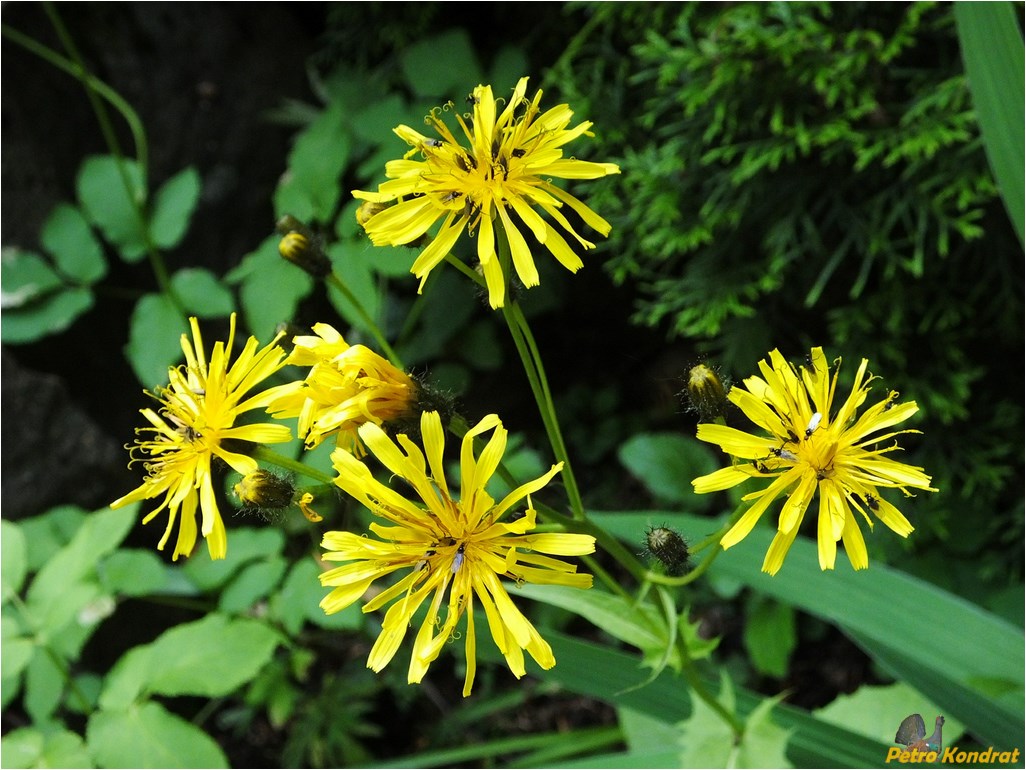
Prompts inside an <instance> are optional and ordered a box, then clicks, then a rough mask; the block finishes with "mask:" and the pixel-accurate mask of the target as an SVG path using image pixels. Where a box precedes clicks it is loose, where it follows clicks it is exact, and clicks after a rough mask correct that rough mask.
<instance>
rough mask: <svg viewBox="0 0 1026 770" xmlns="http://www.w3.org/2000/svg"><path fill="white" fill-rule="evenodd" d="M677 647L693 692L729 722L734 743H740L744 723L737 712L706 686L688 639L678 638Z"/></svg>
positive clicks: (683, 669)
mask: <svg viewBox="0 0 1026 770" xmlns="http://www.w3.org/2000/svg"><path fill="white" fill-rule="evenodd" d="M677 649H678V650H680V657H681V663H682V666H681V673H682V674H683V675H684V678H685V679H686V680H687V683H688V684H689V685H690V686H691V690H692V692H694V693H695V695H697V696H698V697H699V698H701V699H702V701H703V702H704V703H705V704H706V705H707V706H708V707H709V708H711V709H712V710H713V711H715V712H716V714H717V715H718V716H719V717H720V719H722V720H723V721H724V722H726V723H727V726H728V727H730V729H731V731H732V732H733V733H734V744H735V745H736V744H738V743H740V742H741V739H742V737H744V734H745V726H744V723H743V722H741V720H740V719H738V718H737V716H736V715H735V714H732V713H731V712H730V711H728V710H727V709H726V707H724V705H723V704H722V703H720V702H719V701H718V700H717V699H716V697H715V696H714V695H713V694H712V693H711V692H709V690H708V689H707V688H706V686H705V682H703V681H702V678H701V676H699V674H698V669H697V668H696V667H695V661H694V660H693V659H692V658H691V652H690V651H689V650H688V643H687V639H684V638H680V639H678V640H677Z"/></svg>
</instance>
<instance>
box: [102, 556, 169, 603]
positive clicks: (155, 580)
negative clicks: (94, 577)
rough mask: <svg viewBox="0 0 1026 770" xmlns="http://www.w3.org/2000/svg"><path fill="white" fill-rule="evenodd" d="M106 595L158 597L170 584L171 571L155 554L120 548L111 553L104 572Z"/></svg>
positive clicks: (104, 563) (105, 562)
mask: <svg viewBox="0 0 1026 770" xmlns="http://www.w3.org/2000/svg"><path fill="white" fill-rule="evenodd" d="M101 573H102V574H101V577H102V579H103V586H104V588H105V589H106V590H107V591H110V592H112V593H117V594H122V595H124V596H146V595H147V594H152V593H157V592H159V591H161V590H162V589H163V588H165V586H167V584H168V569H167V567H165V566H164V562H163V561H161V560H160V557H158V556H157V555H156V554H155V553H153V551H144V550H141V549H138V548H121V549H119V550H117V551H115V552H114V553H112V554H111V555H110V556H109V557H108V558H107V559H106V560H105V561H104V562H103V568H102V570H101Z"/></svg>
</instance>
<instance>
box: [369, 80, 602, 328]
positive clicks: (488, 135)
mask: <svg viewBox="0 0 1026 770" xmlns="http://www.w3.org/2000/svg"><path fill="white" fill-rule="evenodd" d="M527 80H528V79H527V78H526V77H525V78H521V79H520V81H519V82H518V83H517V85H516V88H514V89H513V94H512V96H511V98H510V99H509V101H508V102H507V103H506V104H505V106H504V107H503V105H502V100H501V99H496V98H495V97H494V96H493V94H492V87H491V86H483V85H479V86H477V87H476V88H475V89H474V91H473V93H471V95H470V97H469V98H468V101H470V102H471V103H472V105H473V108H472V111H471V112H470V113H468V114H466V115H460V114H458V113H456V112H455V106H454V105H453V104H452V103H451V102H450V103H449V104H447V105H445V106H444V107H442V108H437V109H435V110H433V111H432V112H431V113H430V114H429V115H428V116H427V118H426V119H425V122H426V123H427V125H428V126H429V127H430V128H432V129H433V130H434V131H435V133H436V134H437V135H438V137H439V138H431V137H429V136H426V135H425V134H422V133H421V132H419V131H417V130H415V129H413V128H410V127H409V126H406V125H400V126H398V127H397V128H396V129H395V133H396V134H397V135H398V136H399V137H400V138H402V139H403V140H404V141H406V142H407V144H409V145H410V146H411V147H412V148H413V149H411V150H410V151H409V152H408V153H407V154H406V155H405V156H404V157H403V158H402V159H401V160H394V161H390V162H389V163H388V164H387V165H386V167H385V175H386V176H387V177H388V178H389V181H388V182H385V183H384V184H382V185H380V186H379V188H378V190H377V192H365V191H362V190H354V191H353V195H354V197H356V198H360V199H362V200H365V201H370V202H372V203H375V204H382V203H391V202H393V201H395V202H396V203H395V205H391V206H388V207H387V208H385V209H383V210H381V211H379V212H378V213H376V214H374V215H373V216H371V217H370V218H369V219H367V220H366V221H365V222H364V223H363V226H364V228H365V230H366V231H367V234H368V235H369V236H370V238H371V241H372V242H373V243H374V244H375V245H393V246H395V245H402V244H410V243H413V242H415V241H418V239H420V238H421V237H422V236H424V235H425V234H426V233H427V232H428V230H429V229H430V228H431V227H432V226H433V225H434V224H435V223H436V222H438V221H439V220H441V221H442V224H441V226H440V228H439V229H438V232H437V233H436V234H435V237H434V239H433V240H432V241H431V243H430V244H429V245H428V246H427V247H426V248H425V249H424V251H422V252H421V254H420V256H419V257H418V258H417V260H416V261H415V262H414V264H413V268H412V272H413V273H414V275H416V276H417V277H418V278H420V279H421V284H420V286H421V288H423V286H424V281H425V280H426V279H427V276H428V274H429V273H430V272H431V270H432V269H433V268H434V267H435V266H436V265H438V263H439V262H441V261H442V260H443V259H445V257H446V255H447V254H448V253H449V251H450V250H451V249H452V248H453V246H454V245H455V244H456V242H457V241H458V240H459V239H460V237H461V235H462V234H463V233H467V234H468V235H471V236H472V235H474V234H475V231H478V232H477V258H478V262H479V263H480V265H481V270H482V272H483V274H484V277H485V282H486V283H487V286H488V299H489V303H490V304H491V306H492V307H493V308H499V307H502V305H503V304H504V302H505V297H506V286H507V283H508V281H509V274H508V271H509V266H508V265H507V266H505V267H504V266H503V265H502V263H501V261H500V259H499V258H498V253H497V250H496V231H497V230H498V229H499V228H502V229H504V230H505V231H506V233H507V234H508V237H509V242H510V245H511V247H512V257H513V259H512V268H513V269H514V270H515V271H516V274H517V276H518V277H519V279H520V281H521V282H522V283H523V284H524V285H525V286H527V287H531V286H537V285H538V282H539V278H538V270H537V268H536V266H535V263H534V257H533V255H532V254H531V249H530V247H529V246H528V243H527V240H526V239H525V238H524V234H523V233H522V232H521V229H520V227H521V226H524V225H526V227H527V229H528V230H530V231H531V234H532V235H533V236H534V239H535V240H536V241H537V242H538V243H540V244H542V245H544V246H545V248H546V249H548V251H549V252H550V253H551V254H552V255H553V256H554V257H555V258H556V259H557V260H558V261H559V262H560V264H562V265H563V266H564V267H566V268H567V269H568V270H570V271H571V272H577V270H579V269H580V268H581V267H582V266H583V264H584V263H583V262H582V261H581V259H580V257H578V256H577V254H576V253H575V252H574V250H573V249H572V248H571V247H570V245H569V244H568V243H567V242H566V240H565V239H564V238H563V236H562V235H561V234H560V233H559V231H557V230H556V228H554V227H553V226H552V225H551V224H550V223H549V222H548V221H547V220H545V219H544V218H543V217H542V216H541V214H539V213H538V211H537V209H541V211H542V212H544V213H546V214H548V216H549V217H550V218H551V219H552V220H554V221H555V222H556V223H557V224H558V225H559V226H560V227H561V228H562V229H563V230H564V231H565V232H567V233H569V234H570V235H571V236H572V237H573V238H574V239H575V240H576V241H577V243H578V244H579V245H580V246H581V247H583V248H585V249H590V248H594V245H595V244H593V243H591V242H590V241H587V240H585V239H584V238H582V237H581V236H580V235H578V233H577V232H576V231H575V230H574V228H573V226H572V225H571V224H570V222H569V220H568V219H567V218H566V216H564V214H563V212H562V210H561V209H562V208H563V206H564V205H566V206H569V207H570V208H571V209H572V210H573V211H574V212H576V214H577V215H578V216H580V217H581V219H582V220H584V222H585V223H586V224H587V225H588V226H589V227H591V228H592V229H594V230H595V231H597V232H598V233H600V234H601V235H607V234H608V233H609V229H610V227H609V223H608V222H606V220H604V219H603V218H602V217H600V216H599V215H598V214H596V213H595V212H594V211H592V210H591V209H590V208H588V207H587V206H586V205H585V204H584V203H582V202H581V201H580V200H578V199H577V198H575V197H574V196H573V195H570V194H569V193H567V192H565V191H563V190H562V189H560V188H559V187H557V186H555V185H554V184H552V182H551V180H552V179H553V178H561V179H596V178H598V177H602V176H606V175H607V174H618V173H620V169H619V167H618V166H616V165H615V164H613V163H592V162H588V161H583V160H578V159H576V158H573V157H569V158H567V157H564V156H563V147H564V146H565V145H567V144H568V143H570V142H572V141H573V140H575V139H577V138H578V137H580V136H593V134H591V132H590V130H589V129H590V128H591V125H592V124H591V123H590V122H589V121H585V122H583V123H579V124H577V125H576V126H574V127H572V128H571V127H569V126H570V121H571V119H572V118H573V111H572V110H571V109H570V108H569V106H568V105H566V104H560V105H558V106H556V107H553V108H551V109H549V110H546V111H545V112H542V111H541V109H540V106H539V105H540V102H541V96H542V92H541V91H538V92H537V93H536V94H535V96H534V98H533V99H530V100H529V99H527V98H526V93H527ZM443 111H452V112H453V113H454V115H455V118H456V122H457V123H459V128H460V130H461V131H462V137H460V138H458V134H459V132H457V133H455V134H454V133H453V131H452V130H450V128H449V126H448V125H446V123H445V122H444V121H443V120H442V117H441V114H442V112H443ZM461 140H462V142H461ZM464 142H465V143H464ZM418 153H419V155H420V159H413V156H414V155H417V154H418Z"/></svg>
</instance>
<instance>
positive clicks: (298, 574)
mask: <svg viewBox="0 0 1026 770" xmlns="http://www.w3.org/2000/svg"><path fill="white" fill-rule="evenodd" d="M320 573H321V569H320V567H318V566H317V562H316V561H314V559H312V558H304V559H302V560H301V561H298V562H296V564H295V565H294V566H293V567H292V570H291V571H290V572H289V575H288V577H287V578H285V582H284V583H283V584H282V587H281V590H280V591H278V592H277V593H276V594H275V595H274V596H272V597H271V613H272V617H275V618H278V619H279V620H280V621H281V624H282V626H283V627H284V628H285V631H286V632H287V633H288V634H290V635H292V636H295V635H296V634H298V633H299V631H300V629H301V628H302V627H303V623H304V621H307V620H309V621H311V622H312V623H314V624H315V625H317V626H319V627H321V628H328V629H332V630H342V629H346V630H350V631H351V630H355V629H357V628H360V627H361V626H362V625H363V621H364V615H363V613H362V612H361V611H360V608H359V606H357V605H356V604H353V605H350V606H349V607H347V608H346V609H344V610H342V611H341V612H336V613H335V614H333V615H327V614H325V612H324V610H322V609H321V607H320V602H321V599H323V598H324V597H325V595H326V594H327V590H328V589H326V588H324V587H323V586H321V581H320V580H318V576H319V575H320Z"/></svg>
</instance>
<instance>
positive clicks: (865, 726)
mask: <svg viewBox="0 0 1026 770" xmlns="http://www.w3.org/2000/svg"><path fill="white" fill-rule="evenodd" d="M814 713H815V715H816V716H817V717H818V718H819V719H822V720H824V721H826V722H829V723H830V724H833V725H838V726H839V727H844V728H846V729H848V730H854V731H855V732H857V733H859V734H860V735H865V736H866V737H867V738H873V739H874V740H878V741H884V742H885V743H890V742H891V739H892V737H893V736H894V733H895V732H897V730H898V725H900V724H901V720H902V719H904V718H905V716H908V715H909V714H917V713H921V714H924V715H927V714H940V713H941V709H940V707H939V706H937V705H935V704H933V703H931V702H930V701H929V700H928V699H927V698H925V697H924V696H923V695H921V694H920V693H919V692H917V691H916V690H915V689H913V688H912V687H909V686H908V685H907V684H905V683H904V682H895V683H894V684H889V685H886V686H879V687H878V686H874V685H864V686H862V687H860V688H859V689H857V690H856V691H855V692H853V693H852V694H851V695H845V694H844V693H842V694H840V695H838V696H837V698H835V699H834V700H833V701H832V702H830V703H829V704H828V705H826V706H824V707H823V708H821V709H816V710H815V712H814ZM895 714H902V715H903V716H900V717H898V721H897V722H895V721H894V720H895V716H894V715H895ZM931 724H932V720H931ZM963 730H964V727H963V725H962V723H961V722H959V721H958V720H957V719H953V718H952V717H948V718H947V722H946V723H945V725H944V734H945V737H946V738H947V739H948V740H947V743H949V744H950V743H951V739H952V738H955V737H957V736H959V735H960V734H961V733H962V732H963Z"/></svg>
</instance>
